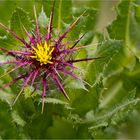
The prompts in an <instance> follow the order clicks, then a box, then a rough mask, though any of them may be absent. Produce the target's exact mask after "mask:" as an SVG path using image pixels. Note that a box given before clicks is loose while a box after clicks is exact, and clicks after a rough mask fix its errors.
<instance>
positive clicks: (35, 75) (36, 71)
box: [31, 68, 39, 87]
mask: <svg viewBox="0 0 140 140" xmlns="http://www.w3.org/2000/svg"><path fill="white" fill-rule="evenodd" d="M38 72H39V68H38V69H37V70H35V71H34V75H33V79H32V84H31V87H32V86H33V84H34V81H35V78H36V77H37V74H38Z"/></svg>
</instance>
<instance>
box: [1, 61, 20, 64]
mask: <svg viewBox="0 0 140 140" xmlns="http://www.w3.org/2000/svg"><path fill="white" fill-rule="evenodd" d="M17 63H20V61H11V62H0V65H2V64H17Z"/></svg>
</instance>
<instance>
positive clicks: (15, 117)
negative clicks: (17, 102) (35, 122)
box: [11, 110, 26, 127]
mask: <svg viewBox="0 0 140 140" xmlns="http://www.w3.org/2000/svg"><path fill="white" fill-rule="evenodd" d="M11 115H12V119H13V121H14V122H15V123H16V124H17V125H20V126H22V127H24V126H25V124H26V122H25V121H24V120H23V119H22V118H21V117H20V116H19V114H18V112H17V111H15V110H14V111H12V114H11Z"/></svg>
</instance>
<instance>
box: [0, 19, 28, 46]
mask: <svg viewBox="0 0 140 140" xmlns="http://www.w3.org/2000/svg"><path fill="white" fill-rule="evenodd" d="M0 26H1V27H3V28H4V29H5V30H7V31H8V32H9V33H11V34H12V35H13V36H14V37H15V38H17V39H18V40H19V41H20V42H22V43H23V44H24V45H26V46H27V47H29V45H28V43H27V42H26V41H25V40H24V39H22V38H20V37H19V36H18V35H17V34H16V33H15V32H13V31H12V30H10V29H9V28H8V27H6V26H5V25H3V24H2V23H1V22H0Z"/></svg>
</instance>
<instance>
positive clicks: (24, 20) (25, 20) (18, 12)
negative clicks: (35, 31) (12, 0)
mask: <svg viewBox="0 0 140 140" xmlns="http://www.w3.org/2000/svg"><path fill="white" fill-rule="evenodd" d="M31 25H32V22H31V20H30V19H29V17H28V13H27V12H25V11H24V10H23V9H22V8H19V7H17V8H16V9H15V11H14V12H13V14H12V17H11V20H10V29H11V30H12V31H14V32H15V33H17V34H18V35H19V36H20V37H22V38H24V37H25V36H26V33H25V31H24V28H23V26H24V27H25V28H26V30H27V31H28V32H30V28H31Z"/></svg>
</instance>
